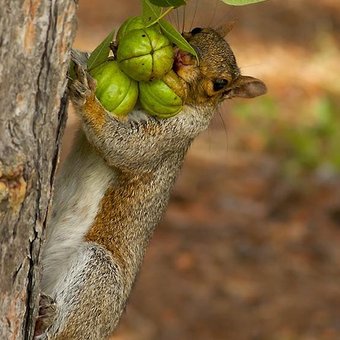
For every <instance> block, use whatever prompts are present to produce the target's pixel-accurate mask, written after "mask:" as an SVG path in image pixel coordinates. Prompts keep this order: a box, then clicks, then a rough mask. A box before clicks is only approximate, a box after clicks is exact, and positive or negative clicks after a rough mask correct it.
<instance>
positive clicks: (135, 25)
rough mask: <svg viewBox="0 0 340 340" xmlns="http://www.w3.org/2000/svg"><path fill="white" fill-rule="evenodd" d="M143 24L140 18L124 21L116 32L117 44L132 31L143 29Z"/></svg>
mask: <svg viewBox="0 0 340 340" xmlns="http://www.w3.org/2000/svg"><path fill="white" fill-rule="evenodd" d="M144 27H145V24H144V22H143V18H142V17H132V18H129V19H127V20H125V21H124V23H123V24H122V25H121V26H120V28H119V30H118V32H117V37H116V41H117V42H118V43H119V41H120V40H122V38H123V36H124V35H125V34H126V33H127V32H130V31H132V30H136V29H141V28H144Z"/></svg>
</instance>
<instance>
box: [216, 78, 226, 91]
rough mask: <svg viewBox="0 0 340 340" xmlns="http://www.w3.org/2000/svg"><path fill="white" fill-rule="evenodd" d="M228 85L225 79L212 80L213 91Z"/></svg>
mask: <svg viewBox="0 0 340 340" xmlns="http://www.w3.org/2000/svg"><path fill="white" fill-rule="evenodd" d="M227 85H228V80H227V79H216V80H215V81H214V91H219V90H222V89H223V88H225V87H226V86H227Z"/></svg>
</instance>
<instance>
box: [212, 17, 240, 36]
mask: <svg viewBox="0 0 340 340" xmlns="http://www.w3.org/2000/svg"><path fill="white" fill-rule="evenodd" d="M235 24H236V20H233V21H229V22H228V23H226V24H224V25H221V26H219V27H217V28H216V32H217V33H218V34H219V35H220V36H221V37H223V38H224V37H226V36H227V35H228V33H229V32H230V31H231V30H232V29H233V28H234V26H235Z"/></svg>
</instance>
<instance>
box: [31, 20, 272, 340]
mask: <svg viewBox="0 0 340 340" xmlns="http://www.w3.org/2000/svg"><path fill="white" fill-rule="evenodd" d="M224 33H225V30H224V28H223V27H221V28H219V29H212V28H195V29H193V30H192V31H191V32H187V33H183V35H184V37H185V38H186V39H187V41H188V42H189V43H190V44H191V46H193V48H194V49H195V50H196V51H197V54H198V59H199V61H197V60H196V58H195V57H194V56H192V55H190V54H188V53H185V52H183V51H180V50H178V51H177V53H176V57H175V62H174V66H173V70H174V71H175V72H176V74H177V75H178V76H179V77H180V79H181V81H183V83H184V84H185V86H186V99H185V105H184V106H183V109H182V111H181V112H180V113H179V114H177V115H176V116H173V117H171V118H167V119H159V118H155V117H152V116H150V115H148V114H146V113H145V112H143V110H142V109H140V108H138V106H136V108H135V109H134V110H133V111H132V112H130V113H129V115H128V118H127V119H122V118H120V117H115V116H113V115H112V114H111V113H108V112H107V111H106V110H105V109H104V108H103V106H102V105H101V104H100V102H99V101H98V99H97V98H96V96H95V88H96V82H95V80H94V79H93V78H91V76H90V75H89V74H88V73H87V72H86V70H85V65H86V54H81V53H80V52H78V53H77V52H73V60H74V61H75V64H76V77H75V79H74V80H73V81H72V82H71V84H70V86H69V97H70V100H71V102H72V103H73V106H74V108H75V111H76V113H77V114H78V115H79V116H80V118H81V124H82V127H81V129H80V131H79V132H78V135H77V137H76V140H75V143H74V147H73V150H72V151H71V153H70V155H69V156H68V159H67V160H66V162H65V164H64V166H63V168H62V170H61V172H60V174H59V176H58V178H57V179H56V185H55V194H54V202H53V205H52V212H51V216H50V218H49V223H48V228H47V235H46V243H45V246H44V248H43V254H42V264H43V273H42V292H43V294H42V296H41V302H40V311H39V316H38V319H37V323H36V329H35V339H53V340H57V339H58V340H61V339H67V340H80V339H86V340H92V339H93V340H98V339H106V338H107V337H108V336H109V335H110V334H111V333H112V332H113V331H114V329H115V328H116V326H117V324H118V321H119V319H120V317H121V315H122V313H123V311H124V309H125V306H126V303H127V300H128V297H129V295H130V292H131V289H132V287H133V284H134V282H135V278H136V275H137V273H138V271H139V268H140V267H141V264H142V261H143V257H144V253H145V250H146V248H147V245H148V243H149V240H150V238H151V237H152V234H153V231H154V229H155V227H156V225H157V224H158V223H159V221H160V219H161V217H162V215H163V213H164V211H165V209H166V206H167V204H168V200H169V196H170V191H171V188H172V187H173V184H174V182H175V179H176V177H177V175H178V173H179V170H180V168H181V165H182V162H183V159H184V156H185V154H186V152H187V150H188V148H189V146H190V144H191V143H192V141H193V140H194V138H195V137H196V136H197V135H198V134H199V133H200V132H201V131H203V130H205V129H206V128H207V127H208V125H209V122H210V120H211V118H212V117H213V115H214V112H215V111H216V109H217V107H218V105H219V104H220V103H221V102H222V101H223V100H225V99H228V98H233V97H243V98H252V97H256V96H259V95H262V94H264V93H265V92H266V86H265V84H264V83H263V82H262V81H261V80H258V79H256V78H253V77H248V76H243V75H241V73H240V69H239V67H238V66H237V63H236V59H235V56H234V54H233V52H232V50H231V48H230V46H229V44H228V43H227V42H226V41H225V39H224Z"/></svg>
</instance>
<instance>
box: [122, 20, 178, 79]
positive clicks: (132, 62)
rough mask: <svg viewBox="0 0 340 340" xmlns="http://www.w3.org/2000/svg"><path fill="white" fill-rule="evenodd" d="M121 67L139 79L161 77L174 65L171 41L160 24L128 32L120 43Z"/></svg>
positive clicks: (129, 74) (132, 76)
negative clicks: (163, 32) (162, 30)
mask: <svg viewBox="0 0 340 340" xmlns="http://www.w3.org/2000/svg"><path fill="white" fill-rule="evenodd" d="M117 60H118V62H119V66H120V68H121V69H122V70H123V71H124V72H125V73H126V74H127V75H128V76H130V77H131V78H133V79H135V80H137V81H148V80H151V79H161V78H162V77H163V76H164V75H165V74H166V73H168V72H169V71H170V70H171V68H172V65H173V61H174V52H173V48H172V45H171V43H170V41H169V40H168V39H167V38H166V37H165V36H164V35H163V34H162V32H161V30H160V28H159V26H158V25H153V26H151V27H149V28H142V29H133V30H131V31H128V32H126V33H125V34H124V35H123V36H122V38H121V40H120V41H119V44H118V50H117Z"/></svg>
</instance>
